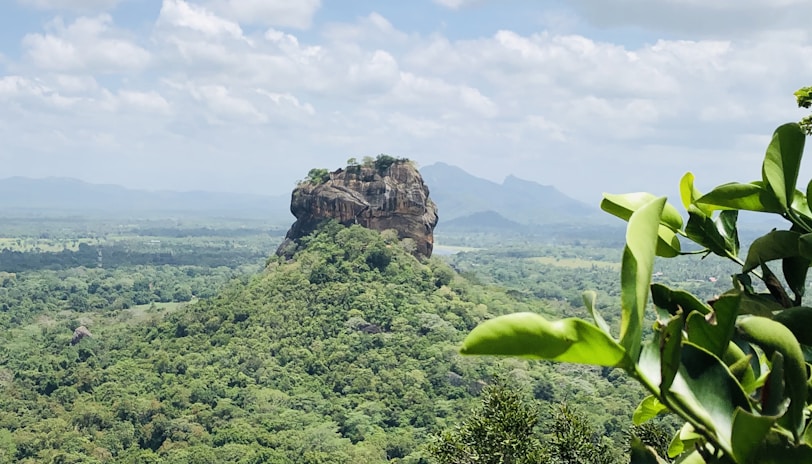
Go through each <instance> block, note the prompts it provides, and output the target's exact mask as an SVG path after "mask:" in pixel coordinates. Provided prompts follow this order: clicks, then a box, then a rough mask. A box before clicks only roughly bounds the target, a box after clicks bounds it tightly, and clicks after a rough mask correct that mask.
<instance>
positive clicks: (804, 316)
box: [773, 306, 812, 346]
mask: <svg viewBox="0 0 812 464" xmlns="http://www.w3.org/2000/svg"><path fill="white" fill-rule="evenodd" d="M773 320H774V321H776V322H780V323H781V324H783V325H784V326H785V327H786V328H788V329H789V330H790V332H792V335H794V336H795V338H796V339H797V340H798V342H799V343H801V344H803V345H807V346H812V308H809V307H806V306H796V307H794V308H787V309H785V310H783V311H781V312H778V313H776V314H775V315H774V316H773Z"/></svg>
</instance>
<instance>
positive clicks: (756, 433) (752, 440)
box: [731, 408, 777, 462]
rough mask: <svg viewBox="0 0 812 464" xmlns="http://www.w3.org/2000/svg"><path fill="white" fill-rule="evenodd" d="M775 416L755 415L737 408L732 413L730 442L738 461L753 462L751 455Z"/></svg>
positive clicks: (773, 421)
mask: <svg viewBox="0 0 812 464" xmlns="http://www.w3.org/2000/svg"><path fill="white" fill-rule="evenodd" d="M776 419H777V417H770V416H756V415H753V414H751V413H749V412H747V411H744V410H742V409H739V408H737V409H736V412H735V413H734V414H733V433H732V435H731V444H732V447H733V457H734V458H735V459H736V461H738V462H754V461H753V456H754V455H755V453H756V452H757V451H758V448H759V447H760V446H761V444H762V443H763V442H764V438H765V437H766V436H767V433H768V432H769V431H770V427H772V425H773V424H774V423H775V421H776Z"/></svg>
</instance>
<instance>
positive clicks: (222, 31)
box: [158, 0, 243, 38]
mask: <svg viewBox="0 0 812 464" xmlns="http://www.w3.org/2000/svg"><path fill="white" fill-rule="evenodd" d="M158 24H159V25H164V24H168V25H170V26H175V27H180V28H188V29H191V30H193V31H196V32H200V33H202V34H203V35H205V36H210V37H217V36H223V35H225V36H231V37H233V38H242V37H243V32H242V28H240V25H239V24H237V23H235V22H233V21H229V20H226V19H224V18H221V17H219V16H217V15H215V14H214V13H212V12H211V11H209V10H207V9H205V8H203V7H201V6H198V5H194V4H191V3H188V2H185V1H183V0H164V1H163V4H162V6H161V13H160V16H159V17H158Z"/></svg>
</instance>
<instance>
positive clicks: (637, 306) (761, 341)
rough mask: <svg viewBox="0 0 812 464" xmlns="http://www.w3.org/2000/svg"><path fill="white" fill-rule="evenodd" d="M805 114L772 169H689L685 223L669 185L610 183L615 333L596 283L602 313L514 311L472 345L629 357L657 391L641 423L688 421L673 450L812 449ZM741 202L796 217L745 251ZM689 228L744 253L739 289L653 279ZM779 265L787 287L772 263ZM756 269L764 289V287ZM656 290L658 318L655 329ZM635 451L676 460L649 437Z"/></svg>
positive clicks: (683, 189)
mask: <svg viewBox="0 0 812 464" xmlns="http://www.w3.org/2000/svg"><path fill="white" fill-rule="evenodd" d="M810 89H811V88H806V89H801V90H799V91H798V92H797V93H796V97H797V98H798V104H799V106H806V107H808V105H809V102H810ZM804 122H808V121H802V123H801V124H798V123H791V124H785V125H783V126H781V127H779V128H778V129H776V131H775V133H774V135H773V138H772V141H771V142H770V144H769V146H768V147H767V153H766V155H765V157H764V162H763V165H762V176H761V180H758V181H754V182H750V183H728V184H723V185H720V186H718V187H716V188H714V189H713V190H711V191H710V192H708V193H707V194H704V195H703V194H701V193H700V192H699V191H698V190H697V189H696V188H695V187H694V176H693V175H692V174H691V173H687V174H685V176H683V178H682V180H681V182H680V197H681V200H682V204H683V206H684V207H685V209H686V211H687V214H688V220H687V222H685V221H684V220H683V217H682V216H681V214H680V213H679V212H678V211H677V209H676V208H675V207H674V206H673V205H671V204H670V203H668V202H667V201H666V199H665V198H664V197H659V198H658V197H655V196H654V195H652V194H649V193H631V194H625V195H608V194H607V195H604V199H603V202H602V203H601V208H602V209H603V210H604V211H607V212H609V213H610V214H613V215H615V216H618V217H620V218H621V219H624V220H627V221H628V227H627V230H626V246H625V249H624V252H623V258H622V267H621V277H620V281H621V282H620V283H621V323H620V331H619V334H618V335H617V336H616V335H615V334H613V333H612V331H611V330H610V328H609V326H608V324H607V323H606V322H605V321H604V319H603V318H602V317H601V315H600V314H599V313H598V311H597V306H596V303H595V299H596V294H595V292H586V293H585V294H584V304H585V305H586V308H587V309H588V310H589V312H590V314H591V316H592V318H593V320H594V322H588V321H585V320H582V319H577V318H569V319H563V320H557V321H550V320H547V319H545V318H544V317H542V316H540V315H538V314H534V313H516V314H510V315H507V316H502V317H498V318H495V319H492V320H489V321H486V322H484V323H482V324H481V325H479V326H478V327H476V328H475V329H474V330H473V331H472V332H471V333H470V334H469V335H468V337H466V339H465V341H464V342H463V346H462V349H461V351H462V353H463V354H470V355H475V354H478V355H508V356H521V357H528V358H535V359H547V360H553V361H562V362H573V363H582V364H592V365H598V366H610V367H617V368H620V369H623V370H624V371H626V373H628V374H629V375H630V376H632V377H633V378H634V379H635V380H637V381H638V382H640V383H641V384H642V385H643V386H644V387H645V388H646V389H647V390H648V392H649V393H650V396H648V397H647V398H645V399H644V400H643V401H642V403H641V404H640V405H639V406H638V408H637V410H636V411H635V412H634V416H633V421H634V423H635V424H638V425H639V424H642V423H645V422H646V421H648V420H650V419H652V418H654V417H655V416H657V415H658V414H662V413H666V412H671V413H674V414H677V415H678V416H680V417H681V418H682V419H683V420H685V425H684V426H683V427H682V429H681V430H679V431H678V432H677V434H676V435H675V436H674V438H673V439H672V441H671V444H670V446H669V449H668V455H669V457H672V458H673V457H677V458H678V459H677V462H681V463H701V462H706V463H750V462H758V463H799V462H812V426H810V422H812V421H810V411H812V405H810V396H809V394H808V391H809V388H810V386H812V382H811V381H810V377H809V371H810V370H809V364H808V362H807V361H812V307H806V306H803V305H802V303H803V297H804V292H805V289H806V277H807V272H808V270H809V267H810V263H812V211H810V208H809V203H808V201H807V199H808V198H812V182H810V183H809V184H808V185H807V186H806V190H805V191H800V190H798V189H797V188H796V184H797V180H798V173H799V169H800V163H801V157H802V154H803V148H804V141H805V136H806V132H807V131H808V130H809V126H804ZM742 210H745V211H755V212H760V213H770V214H778V215H780V216H781V217H783V218H784V219H785V220H786V221H787V222H788V223H789V225H788V227H787V228H786V229H785V230H773V231H771V232H768V233H767V234H765V235H763V236H761V237H760V238H758V239H756V240H755V241H754V242H753V244H752V245H751V246H750V248H749V250H748V251H747V253H746V256H745V257H744V259H743V260H742V258H741V257H740V256H739V255H740V246H739V238H738V232H737V228H736V222H737V219H738V212H739V211H742ZM680 240H689V241H691V242H694V243H695V244H697V245H699V246H700V247H701V251H699V253H704V254H705V255H709V254H714V255H717V256H720V257H723V258H725V259H729V260H732V261H734V262H736V263H737V264H738V265H740V266H741V272H740V273H738V274H735V275H733V276H732V288H731V289H730V291H728V292H726V293H725V294H723V295H721V296H720V297H718V298H716V299H714V300H713V301H710V302H703V301H701V300H700V299H699V298H697V297H696V296H694V295H692V294H690V293H688V292H686V291H683V290H679V289H671V288H668V287H666V286H664V285H660V284H656V283H655V284H652V283H651V275H652V267H653V264H654V259H655V256H660V257H666V258H670V257H675V256H679V255H683V254H689V253H690V254H693V253H697V252H696V251H692V252H684V251H682V248H681V243H680ZM768 263H769V264H768ZM777 264H780V267H781V272H782V274H783V277H784V281H785V282H786V286H787V287H788V289H787V288H785V287H784V285H783V284H782V283H781V282H780V281H779V279H778V278H777V276H776V275H775V274H774V273H773V271H772V269H771V267H770V266H773V267H776V265H777ZM754 279H757V280H760V281H762V283H763V287H764V288H766V291H763V292H760V291H758V290H757V289H756V288H757V287H758V286H754V285H753V280H754ZM649 298H650V299H651V301H652V302H653V304H654V308H655V311H656V322H655V323H654V327H653V335H652V336H651V337H650V338H649V339H647V340H644V339H643V329H644V325H645V322H644V315H645V311H646V307H647V306H648V303H649ZM632 462H641V463H663V462H665V461H664V460H663V459H662V458H661V457H659V456H657V454H656V452H655V451H654V450H653V449H652V448H647V447H645V446H643V445H641V444H639V442H638V443H635V444H633V450H632Z"/></svg>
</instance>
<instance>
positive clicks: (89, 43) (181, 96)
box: [0, 0, 812, 198]
mask: <svg viewBox="0 0 812 464" xmlns="http://www.w3.org/2000/svg"><path fill="white" fill-rule="evenodd" d="M630 1H631V0H630ZM675 1H676V0H674V1H673V2H671V3H674V2H675ZM689 3H690V5H688V6H687V7H690V8H700V6H697V5H698V3H697V2H693V3H691V2H689ZM312 4H316V3H315V2H313V3H311V5H312ZM229 5H230V7H233V8H237V5H236V4H233V5H231V4H228V5H227V2H225V1H223V2H221V3H220V4H215V3H214V2H210V1H206V0H199V1H197V2H193V1H191V0H189V1H184V0H164V1H163V2H162V6H161V10H160V12H158V11H157V7H156V11H155V15H156V16H157V17H158V19H157V21H156V24H155V27H153V28H144V30H141V29H138V30H134V31H132V32H130V31H126V30H122V28H121V26H120V25H118V24H114V22H113V19H112V17H111V16H109V15H101V16H97V17H90V18H88V17H79V18H77V19H76V20H75V21H73V22H69V23H66V22H65V21H64V20H60V19H55V20H53V21H52V22H50V23H48V24H47V25H46V26H45V30H44V31H40V32H36V31H32V32H31V33H30V34H28V35H27V36H26V37H25V38H24V39H23V41H22V49H21V52H22V53H21V54H20V55H22V56H23V59H22V60H16V59H15V58H8V57H7V58H6V63H5V65H4V69H8V70H9V74H8V75H3V74H0V101H1V102H2V105H0V118H2V119H3V120H4V121H8V124H6V125H5V126H3V127H2V128H0V138H2V139H3V140H4V144H5V143H6V141H8V144H9V146H15V147H18V150H19V152H20V153H26V152H27V151H26V148H27V147H36V149H37V150H39V151H41V152H42V153H46V152H53V151H54V150H55V148H53V147H75V151H76V153H81V156H83V157H86V159H87V160H88V162H91V160H96V162H97V163H98V160H102V159H104V160H108V159H114V160H116V161H115V162H116V163H121V165H122V166H124V165H126V166H129V167H130V169H129V170H128V169H127V168H123V169H119V171H122V172H133V173H137V172H141V171H139V169H142V168H141V166H142V165H141V164H136V161H137V162H138V163H143V162H144V161H143V160H144V159H150V160H154V161H155V162H160V163H162V165H165V166H167V169H166V172H167V174H166V175H165V179H164V178H163V177H158V178H156V177H154V176H146V174H147V171H146V168H143V169H145V171H144V174H145V176H144V179H148V181H149V182H159V181H162V180H161V179H164V180H165V181H166V182H171V177H172V172H173V171H172V170H173V169H175V170H183V171H184V172H188V173H189V174H190V175H188V176H183V179H184V182H187V184H175V183H169V184H167V185H164V187H167V186H170V187H182V188H201V187H202V186H206V185H203V184H194V183H195V182H202V179H205V180H206V182H211V183H210V184H208V185H209V186H215V187H217V188H226V189H228V188H232V189H238V190H242V189H245V188H248V187H247V186H249V185H252V186H255V187H253V188H255V189H262V188H268V189H270V188H271V187H265V186H268V185H276V186H279V187H278V188H277V190H274V193H280V191H281V190H286V189H287V188H288V187H289V186H290V185H291V184H292V182H293V181H292V180H290V181H289V182H287V181H286V180H285V179H296V178H300V177H301V175H302V172H306V170H307V169H309V168H310V167H312V166H313V165H318V166H325V167H326V166H330V167H332V166H337V165H338V164H340V163H341V162H343V161H344V160H345V159H346V157H347V156H349V155H352V156H363V155H366V154H375V153H380V152H389V153H393V154H398V155H402V156H408V157H410V158H414V159H417V160H418V161H420V163H421V164H424V165H425V164H429V163H431V162H434V161H438V160H442V161H446V162H450V163H453V164H459V165H463V166H464V167H466V169H469V170H470V171H472V172H474V173H475V174H478V175H482V176H486V177H489V178H492V179H495V180H500V179H501V178H502V177H504V176H505V175H506V174H509V173H514V174H519V175H520V176H523V177H530V178H532V179H534V180H538V181H540V182H545V183H553V184H556V185H557V186H559V187H561V188H562V189H564V190H565V191H567V193H570V194H575V195H579V196H580V197H581V198H594V197H595V195H597V191H598V190H602V189H607V190H619V189H618V188H616V187H621V186H622V185H621V182H628V181H626V180H623V179H622V178H621V177H622V176H620V177H618V176H614V177H613V179H612V180H607V179H604V177H606V176H607V173H613V172H614V173H617V172H619V169H621V168H622V169H637V170H642V169H647V167H649V166H651V167H652V169H651V170H652V174H651V175H650V176H649V175H648V174H647V175H646V176H645V177H646V178H645V179H644V181H645V182H647V183H649V184H650V185H653V186H654V187H658V186H661V185H663V183H664V182H671V179H670V178H667V176H668V175H670V174H667V173H670V171H671V170H676V171H680V172H679V174H681V171H682V170H683V169H684V168H691V169H695V170H697V172H702V173H705V174H708V173H710V174H712V173H713V172H714V171H713V170H714V169H716V168H718V167H719V166H728V167H727V168H726V170H727V171H726V172H727V173H728V174H729V175H730V176H731V177H732V178H736V179H737V180H748V179H749V178H750V177H752V176H751V175H749V174H748V173H747V172H745V169H747V168H746V167H740V166H739V164H737V163H731V162H727V163H725V162H723V161H719V160H716V159H713V160H710V159H706V156H707V155H708V154H709V153H718V154H719V155H718V156H720V157H728V158H725V159H727V160H728V161H729V160H730V159H736V160H740V159H748V160H749V158H744V157H745V154H747V153H749V152H752V153H756V155H755V156H756V157H758V156H759V155H760V154H763V146H762V145H763V140H762V139H761V138H759V137H756V136H755V135H756V134H761V133H765V135H769V131H770V130H771V129H772V127H774V126H775V125H777V124H778V123H780V122H783V121H785V120H791V119H797V118H799V117H800V115H799V113H798V112H797V111H795V109H794V108H793V100H792V97H791V92H792V91H793V90H795V89H796V88H797V87H800V86H802V85H805V84H808V82H805V81H804V79H806V78H807V77H808V76H810V75H812V61H810V60H802V59H799V57H805V56H812V43H811V42H810V34H809V33H808V32H806V31H803V30H795V29H789V30H786V31H761V32H759V33H758V34H754V35H752V36H746V37H745V36H735V35H731V36H727V37H712V38H708V37H706V36H704V35H703V34H699V33H697V34H687V33H686V34H682V35H680V34H677V37H676V38H669V39H665V38H661V39H658V40H657V39H655V40H651V41H649V42H648V43H643V44H632V45H630V44H624V43H619V42H617V41H613V40H611V38H607V36H606V35H604V38H603V39H602V40H598V39H597V38H595V37H592V36H590V35H586V34H577V33H573V32H572V30H571V29H570V30H569V31H568V32H566V33H557V32H555V31H541V32H538V33H521V32H519V31H516V30H511V29H509V27H510V26H511V25H510V24H496V23H494V26H493V28H492V29H491V30H492V32H491V33H489V34H485V35H482V36H480V37H473V38H468V39H464V40H461V39H456V38H454V37H453V36H451V33H450V32H449V33H441V32H435V33H433V34H428V35H421V34H417V33H414V32H404V31H402V30H399V29H398V28H397V27H396V26H395V24H397V21H389V20H388V19H387V18H386V17H385V16H384V15H382V14H380V13H374V12H372V13H369V14H367V15H362V16H359V17H358V18H357V19H354V20H352V21H350V22H346V23H337V22H333V23H329V24H319V23H316V24H317V29H316V30H315V31H312V32H306V33H305V32H299V31H293V32H292V31H291V30H290V29H289V28H291V27H299V26H302V27H305V22H304V20H301V21H302V22H300V23H298V24H299V26H295V25H294V23H296V21H294V20H290V19H288V20H285V21H287V23H286V24H287V25H286V24H285V21H282V20H275V21H276V22H271V21H269V20H267V18H266V19H257V20H256V21H251V20H243V19H240V17H239V16H240V15H239V14H238V13H236V11H237V10H235V9H233V8H232V9H230V10H229V9H228V8H226V6H229ZM268 5H269V6H268V8H269V10H268V11H271V10H270V9H271V8H272V5H271V4H268ZM581 5H586V2H585V0H581ZM691 5H693V6H691ZM725 5H727V4H725ZM747 5H750V6H747ZM747 5H746V7H747V8H755V6H754V5H755V3H754V2H752V1H751V2H747ZM460 6H462V5H460ZM241 7H242V8H249V7H250V8H259V6H257V5H254V6H253V7H251V6H250V5H249V4H248V3H246V4H243V5H242V6H241ZM317 7H318V5H317V6H316V7H313V8H317ZM591 7H592V8H596V9H597V8H598V6H596V4H593V5H591ZM687 7H686V8H687ZM273 8H275V7H273ZM292 8H293V7H292ZM702 8H708V7H707V6H702ZM720 8H721V7H720ZM724 8H727V6H725V7H724ZM245 11H248V10H245ZM257 11H258V10H257ZM244 14H247V13H244ZM269 14H270V13H269ZM285 14H286V13H283V12H280V13H279V17H280V18H281V17H284V16H285ZM291 14H292V13H291ZM257 15H259V13H257ZM305 16H306V15H305ZM305 16H301V18H304V17H305ZM311 16H312V14H311ZM448 16H449V18H453V17H455V16H459V15H456V14H454V13H448ZM392 19H394V17H393V18H392ZM307 21H308V22H310V21H312V17H309V18H308V19H307ZM120 22H121V20H119V23H120ZM248 22H250V23H252V24H251V26H248V25H245V26H243V24H247V23H248ZM393 23H394V24H393ZM257 24H260V25H262V27H256V25H257ZM265 24H273V27H265ZM450 29H453V28H450ZM565 29H566V28H565ZM144 31H148V32H144ZM145 34H148V35H145ZM16 55H17V54H16V53H12V54H10V55H9V56H16ZM27 121H37V124H31V123H30V122H27ZM49 143H50V145H49ZM4 146H5V145H4ZM49 146H50V147H51V148H48V147H49ZM110 146H116V147H119V148H118V149H116V150H115V151H114V152H115V153H114V154H111V152H110V151H105V150H109V147H110ZM105 147H107V148H105ZM748 150H749V151H748ZM282 154H284V156H283V155H282ZM563 155H566V156H563ZM43 156H44V155H43ZM77 156H79V155H77ZM112 157H114V158H112ZM235 157H237V158H239V160H240V162H235V161H234V160H233V159H232V158H235ZM680 157H682V158H680ZM83 159H84V158H83ZM683 162H684V163H685V164H686V166H685V167H684V168H683V167H682V163H683ZM27 163H30V161H27V160H26V159H24V158H23V157H22V156H19V157H18V158H16V161H14V163H13V164H14V165H17V166H23V165H25V166H29V164H27ZM678 164H679V166H678ZM98 165H100V166H101V164H98ZM7 166H8V168H7ZM11 166H12V164H9V162H4V169H12V167H11ZM663 166H667V168H664V167H663ZM43 169H44V168H43ZM66 169H70V167H69V166H67V167H66ZM739 171H741V172H739ZM756 171H757V169H756ZM71 172H72V171H66V172H65V175H79V174H81V172H80V171H75V172H78V173H79V174H71ZM748 172H749V171H748ZM576 173H577V174H576ZM710 174H708V175H710ZM756 174H757V172H756ZM265 176H268V179H266V178H265ZM177 177H178V176H175V178H177ZM576 177H577V179H576ZM615 177H618V179H619V180H616V179H615ZM756 177H757V176H756ZM246 179H249V181H247V180H246ZM250 179H254V180H256V182H251V181H250ZM581 179H583V182H581ZM125 180H126V179H125ZM724 180H729V179H727V178H725V179H720V181H724ZM108 181H116V180H115V179H109V180H108ZM148 181H147V180H144V181H143V182H148ZM642 182H643V181H641V183H642ZM633 188H635V189H643V188H647V185H642V184H641V185H640V186H636V185H635V186H634V187H633ZM621 190H622V189H621ZM666 193H667V192H666Z"/></svg>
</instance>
